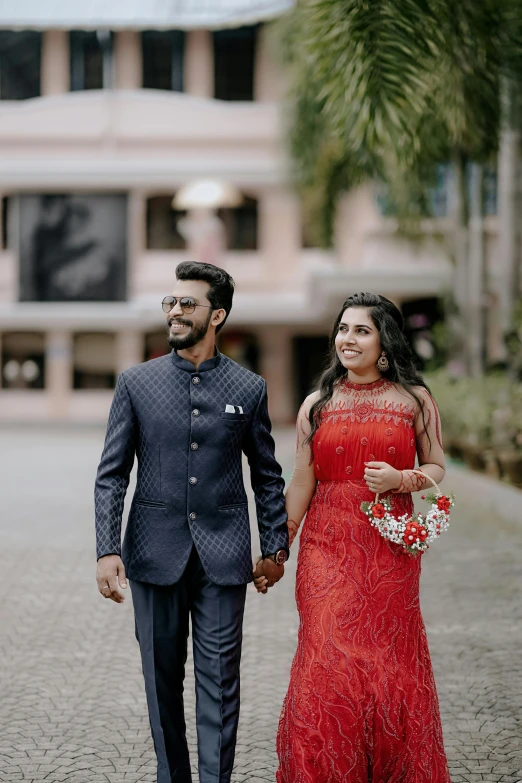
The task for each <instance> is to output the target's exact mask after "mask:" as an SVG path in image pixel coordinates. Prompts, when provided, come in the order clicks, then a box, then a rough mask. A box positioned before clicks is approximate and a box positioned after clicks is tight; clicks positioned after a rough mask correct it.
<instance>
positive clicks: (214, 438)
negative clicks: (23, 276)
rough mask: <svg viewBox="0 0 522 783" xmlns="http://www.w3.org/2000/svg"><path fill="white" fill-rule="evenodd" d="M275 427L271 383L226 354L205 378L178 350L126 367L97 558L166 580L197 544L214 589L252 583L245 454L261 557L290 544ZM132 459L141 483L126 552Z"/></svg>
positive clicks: (205, 367)
mask: <svg viewBox="0 0 522 783" xmlns="http://www.w3.org/2000/svg"><path fill="white" fill-rule="evenodd" d="M232 411H233V412H232ZM270 432H271V423H270V419H269V416H268V407H267V392H266V383H265V381H264V380H263V378H261V377H260V376H259V375H256V374H255V373H253V372H250V371H249V370H246V369H245V368H243V367H241V366H240V365H238V364H236V362H233V361H232V360H231V359H228V358H227V357H226V356H223V355H222V354H220V353H219V352H218V353H217V354H216V356H215V357H214V358H213V359H210V360H208V361H206V362H203V363H202V364H201V365H200V367H199V369H198V370H197V371H196V369H195V368H194V365H193V364H191V363H190V362H187V361H185V360H184V359H182V358H180V357H179V356H178V354H177V353H176V352H175V351H172V353H171V354H169V355H167V356H162V357H161V358H159V359H153V360H152V361H149V362H145V363H144V364H140V365H138V366H136V367H131V368H130V369H129V370H126V371H125V372H123V373H122V374H121V375H120V376H119V378H118V382H117V384H116V390H115V393H114V399H113V402H112V407H111V411H110V415H109V422H108V426H107V436H106V439H105V446H104V449H103V454H102V457H101V461H100V465H99V468H98V474H97V478H96V487H95V508H96V539H97V555H98V558H100V557H103V555H108V554H121V555H122V559H123V562H124V564H125V569H126V573H127V576H128V578H129V579H135V580H137V581H142V582H150V583H152V584H158V585H169V584H174V583H175V582H177V581H178V579H179V578H180V577H181V575H182V573H183V571H184V569H185V566H186V564H187V561H188V558H189V555H190V552H191V549H192V546H193V545H195V546H196V549H197V551H198V554H199V556H200V558H201V562H202V564H203V567H204V569H205V572H206V574H207V576H208V577H209V579H211V580H212V581H213V582H216V583H218V584H223V585H237V584H245V583H246V582H250V581H251V580H252V556H251V544H250V524H249V518H248V506H247V498H246V494H245V488H244V484H243V471H242V452H244V453H245V454H246V456H247V458H248V462H249V466H250V475H251V482H252V487H253V490H254V493H255V498H256V509H257V521H258V528H259V536H260V540H261V551H262V553H263V554H270V553H272V552H275V551H277V550H278V549H288V533H287V525H286V521H287V517H286V511H285V501H284V495H283V488H284V482H283V479H282V477H281V467H280V465H279V464H278V462H277V461H276V459H275V456H274V441H273V438H272V436H271V434H270ZM135 455H136V456H137V459H138V478H137V486H136V492H135V494H134V497H133V500H132V506H131V510H130V514H129V519H128V523H127V529H126V532H125V538H124V541H123V548H122V547H121V521H122V512H123V502H124V498H125V493H126V491H127V486H128V483H129V475H130V472H131V469H132V466H133V463H134V457H135Z"/></svg>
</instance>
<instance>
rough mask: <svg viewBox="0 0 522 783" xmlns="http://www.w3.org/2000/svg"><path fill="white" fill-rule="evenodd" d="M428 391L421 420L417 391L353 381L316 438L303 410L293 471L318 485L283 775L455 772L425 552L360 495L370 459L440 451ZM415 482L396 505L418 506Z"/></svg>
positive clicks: (415, 778)
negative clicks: (366, 508)
mask: <svg viewBox="0 0 522 783" xmlns="http://www.w3.org/2000/svg"><path fill="white" fill-rule="evenodd" d="M422 399H423V402H424V401H425V403H426V404H425V405H424V421H422V416H421V414H420V411H419V409H418V408H417V407H416V406H415V403H414V401H413V398H412V397H410V396H409V395H407V394H406V392H405V391H404V390H403V389H401V388H400V387H397V386H395V385H394V384H391V383H389V382H388V381H386V380H385V379H381V380H379V381H377V382H376V383H374V384H368V385H364V386H361V385H357V384H351V383H348V382H344V383H342V384H341V386H340V388H339V389H338V390H337V392H336V394H335V395H334V398H333V400H332V401H331V403H330V404H329V406H328V407H327V409H326V410H325V411H324V412H323V416H322V423H321V426H320V428H319V429H318V431H317V433H316V435H315V439H314V442H313V449H312V450H310V447H309V446H306V445H305V439H306V435H307V433H308V432H309V424H308V419H307V413H308V411H307V410H306V411H303V410H302V411H301V413H300V416H299V420H298V443H297V456H296V473H297V474H298V473H299V471H300V470H301V471H303V472H305V471H307V470H308V471H313V473H314V476H315V479H316V480H317V485H316V488H315V493H314V495H313V498H312V502H311V504H310V508H309V510H308V514H307V516H306V519H305V522H304V525H303V530H302V533H301V541H300V550H299V558H298V567H297V585H296V599H297V606H298V611H299V617H300V628H299V638H298V647H297V652H296V655H295V658H294V662H293V665H292V671H291V679H290V685H289V689H288V693H287V696H286V698H285V702H284V705H283V711H282V715H281V720H280V724H279V731H278V737H277V751H278V755H279V761H280V766H279V770H278V772H277V781H278V783H449V782H450V778H449V773H448V767H447V762H446V757H445V754H444V748H443V742H442V730H441V723H440V717H439V705H438V699H437V693H436V689H435V682H434V679H433V673H432V667H431V662H430V656H429V651H428V644H427V639H426V632H425V628H424V623H423V620H422V617H421V612H420V606H419V578H420V571H421V557H417V558H413V557H412V556H410V555H408V554H406V553H405V552H404V551H403V550H402V549H401V548H400V547H399V546H397V545H396V544H392V543H391V542H387V541H386V540H385V539H384V538H382V536H380V535H379V533H378V531H377V530H375V528H373V527H371V525H370V523H369V521H368V519H367V517H366V516H365V515H364V514H363V512H362V511H361V509H360V506H361V502H362V501H363V500H370V499H372V497H373V495H372V494H371V493H370V491H369V490H368V488H367V486H366V483H365V481H364V478H363V477H364V468H365V465H364V463H365V462H368V461H375V460H377V461H381V462H388V463H389V464H391V465H393V466H394V467H396V468H398V469H399V470H404V471H408V469H412V468H413V467H414V463H415V456H416V454H417V453H418V454H419V462H420V464H426V463H428V462H437V461H438V457H440V455H441V454H442V448H441V444H440V430H439V419H438V413H437V409H436V407H435V405H434V403H433V400H432V399H431V398H430V397H429V395H428V394H427V393H426V392H422ZM303 407H305V406H303ZM308 408H309V406H308ZM427 432H428V433H429V438H428V437H427V434H426V433H427ZM430 440H431V445H430ZM311 454H313V462H312V463H311V464H310V457H311ZM442 459H443V457H442ZM442 464H443V463H442ZM294 475H295V474H294ZM293 480H294V479H293ZM416 482H417V477H416V476H415V474H411V475H409V474H408V473H407V472H406V473H404V481H403V485H402V486H401V487H400V489H399V492H398V493H394V494H393V505H394V511H395V512H396V513H397V514H398V515H401V514H403V513H405V512H407V513H409V512H411V511H412V510H413V506H412V497H411V494H410V492H409V491H408V490H411V489H415V488H418V484H416Z"/></svg>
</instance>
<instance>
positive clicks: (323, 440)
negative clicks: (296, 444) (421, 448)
mask: <svg viewBox="0 0 522 783" xmlns="http://www.w3.org/2000/svg"><path fill="white" fill-rule="evenodd" d="M414 423H415V407H414V403H413V400H412V398H411V397H410V396H409V395H407V394H406V393H405V392H404V391H403V390H402V389H399V388H397V387H396V386H395V384H392V383H390V382H389V381H387V380H386V379H385V378H381V379H379V380H378V381H375V382H374V383H370V384H356V383H351V382H349V381H342V382H341V383H340V384H339V386H338V388H337V390H336V393H335V395H334V397H333V398H332V400H331V402H330V403H329V404H328V405H327V407H326V408H325V409H324V411H323V414H322V421H321V425H320V427H319V429H318V430H317V432H316V435H315V438H314V443H313V456H314V471H315V476H316V478H317V479H318V480H319V481H357V480H361V479H362V478H363V477H364V467H365V466H364V463H365V462H374V461H378V462H387V463H388V464H390V465H393V467H395V468H397V469H398V470H408V469H411V468H413V466H414V464H415V454H416V439H415V430H414Z"/></svg>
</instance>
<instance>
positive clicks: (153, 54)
mask: <svg viewBox="0 0 522 783" xmlns="http://www.w3.org/2000/svg"><path fill="white" fill-rule="evenodd" d="M141 46H142V59H143V86H144V87H145V88H148V89H150V90H174V91H175V92H183V60H184V51H185V33H184V32H182V31H181V30H168V31H161V30H145V31H144V32H142V34H141Z"/></svg>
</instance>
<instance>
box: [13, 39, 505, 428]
mask: <svg viewBox="0 0 522 783" xmlns="http://www.w3.org/2000/svg"><path fill="white" fill-rule="evenodd" d="M256 52H257V54H256V63H255V71H254V100H252V101H250V102H227V101H217V100H214V99H213V97H212V96H213V84H214V76H213V53H212V34H211V33H210V32H209V31H206V30H196V31H189V32H187V33H186V36H185V49H184V78H185V92H183V93H176V92H168V91H160V90H150V89H147V90H145V89H142V86H141V85H142V62H141V57H142V51H141V43H140V34H139V32H137V31H130V30H124V31H120V32H117V33H115V36H114V62H113V69H112V75H111V79H112V87H110V88H107V89H103V90H85V91H75V92H70V91H69V90H70V67H69V57H70V51H69V36H68V33H67V31H63V30H60V31H59V30H51V31H47V32H45V33H44V34H43V45H42V64H41V92H42V95H41V97H39V98H34V99H31V100H28V101H0V119H1V122H0V182H1V188H2V192H1V194H0V195H2V196H4V197H8V198H9V206H10V209H9V215H8V220H7V225H6V226H5V227H4V229H5V230H6V233H7V237H4V240H3V244H2V249H1V250H0V335H2V334H3V336H4V339H3V340H1V341H0V345H3V346H4V348H3V353H4V360H3V365H2V366H3V367H4V372H3V380H2V381H0V382H1V383H3V387H4V388H2V389H1V390H0V421H1V420H3V421H5V420H13V419H23V420H29V419H31V420H42V419H63V420H76V421H92V422H97V421H103V420H104V419H105V417H106V415H107V410H108V405H109V403H110V399H111V394H112V392H111V388H110V386H111V381H110V377H111V372H109V371H107V367H106V366H105V365H106V364H107V362H110V361H112V363H113V368H112V369H113V373H117V372H120V371H121V370H123V369H125V368H126V367H128V366H131V365H132V364H136V363H138V362H140V361H143V359H144V358H145V357H146V355H147V347H146V346H147V344H148V342H147V340H148V339H149V338H148V337H147V336H148V335H151V334H153V333H155V332H157V333H160V332H161V329H162V328H163V320H164V316H163V314H162V311H161V308H160V302H161V299H162V297H163V296H164V295H165V293H168V292H169V290H170V288H171V286H172V283H173V280H174V276H175V267H176V264H177V263H178V262H179V261H181V260H184V259H186V258H189V257H190V253H189V251H188V250H183V249H177V250H171V249H151V248H150V247H147V238H146V237H147V230H146V215H147V199H148V198H152V197H154V196H159V195H170V194H173V193H174V192H175V191H176V190H177V189H178V188H179V187H180V186H181V185H183V184H184V183H186V182H187V181H188V180H191V179H193V178H198V177H202V176H205V177H208V176H211V177H219V178H223V179H225V180H227V181H229V182H231V183H233V184H234V185H236V186H237V187H238V188H239V189H240V190H241V191H242V192H243V193H245V194H246V195H248V196H249V197H252V198H254V199H255V200H256V201H257V221H258V223H257V248H256V249H254V250H252V249H250V250H228V251H227V252H225V253H224V254H223V257H222V258H221V260H220V263H221V265H222V266H224V267H225V268H226V269H227V270H228V271H229V272H230V273H231V274H232V275H233V277H234V279H235V280H236V283H237V294H236V299H235V305H234V311H233V314H232V317H231V319H230V326H229V327H227V329H228V330H229V332H230V333H231V334H232V333H233V332H235V333H236V336H237V335H239V336H238V337H236V348H237V346H238V345H239V346H244V345H246V346H247V348H248V346H250V347H251V345H252V344H253V343H255V344H256V345H257V350H258V360H257V369H258V370H259V371H260V372H262V373H263V374H264V375H265V377H266V378H267V381H268V384H269V393H270V404H271V411H272V415H273V418H274V421H276V422H277V423H281V422H288V421H290V420H291V419H292V418H293V417H294V415H295V411H296V406H297V403H298V400H297V396H298V395H297V394H296V392H295V388H296V377H295V373H296V365H295V362H296V360H297V359H296V355H297V354H296V348H295V339H296V338H297V337H302V338H304V337H307V336H309V337H316V338H319V337H323V338H324V337H325V335H327V334H328V332H329V328H330V324H331V322H332V321H333V319H334V317H335V315H336V312H337V310H338V308H339V306H340V303H341V302H342V300H343V299H344V298H345V297H346V296H347V295H348V294H349V293H350V292H353V291H355V290H378V291H379V292H381V293H383V294H385V295H387V296H389V297H390V298H392V299H393V300H394V301H397V302H398V303H400V302H401V301H405V300H415V299H422V298H425V297H438V296H440V295H441V294H442V293H443V292H444V291H445V290H447V289H449V288H450V287H451V285H452V280H453V271H452V267H451V264H450V262H449V261H448V254H447V250H446V248H445V247H444V245H443V244H442V243H441V242H440V239H436V238H435V236H436V235H437V234H438V233H440V223H439V224H437V225H435V224H430V225H428V226H427V229H428V231H427V238H426V239H425V240H424V241H423V242H422V243H421V244H413V243H411V242H408V241H407V240H405V239H399V238H398V237H397V236H395V229H396V226H395V223H394V221H393V220H391V219H385V218H383V217H382V214H381V213H380V211H379V210H378V208H377V205H376V200H375V196H374V193H373V190H372V188H371V187H364V188H358V189H357V190H355V191H353V192H352V193H350V194H347V195H346V196H345V197H344V198H343V199H342V203H341V204H340V208H339V210H338V215H337V222H336V227H335V246H334V249H332V250H321V249H319V248H314V247H303V240H302V235H303V230H302V229H303V226H302V215H301V206H300V202H299V198H298V196H297V195H296V193H295V192H294V191H293V189H292V187H291V184H290V181H289V164H288V160H287V157H286V152H285V145H284V139H283V120H282V112H281V105H280V99H281V96H282V93H283V91H284V79H283V78H282V75H281V73H280V71H279V68H278V65H277V61H276V57H275V55H274V52H273V51H272V48H271V42H270V38H269V36H268V34H267V31H266V29H265V28H261V32H260V35H259V39H258V43H257V49H256ZM114 192H118V193H124V194H126V195H127V293H128V295H127V300H126V301H124V302H83V301H82V302H59V303H53V302H20V301H19V299H20V285H19V283H20V242H19V236H20V200H19V198H18V197H19V196H20V195H23V194H27V193H36V194H47V193H49V194H52V193H64V194H69V195H74V194H77V195H82V194H110V193H114ZM78 200H79V201H81V199H78ZM80 212H81V210H80ZM76 218H78V215H76ZM487 231H488V255H489V256H490V257H491V258H494V256H495V246H496V236H495V225H494V219H492V221H490V224H489V226H488V229H487ZM430 232H431V234H430ZM431 235H432V236H433V238H430V236H431ZM24 333H28V334H33V335H36V337H35V338H34V341H33V342H34V345H33V348H32V349H31V350H33V354H31V353H30V352H29V353H27V350H28V349H27V346H26V348H24V349H23V350H22V348H20V349H18V348H17V347H16V346H17V345H20V346H22V345H23V344H24V341H23V339H22V338H17V337H16V335H17V334H24ZM92 334H94V335H96V334H98V335H106V337H102V338H100V340H98V342H96V340H94V338H93V342H92V344H93V346H94V347H93V353H94V354H97V355H98V356H99V355H100V350H101V349H100V348H99V346H102V347H103V351H102V353H103V355H104V356H106V357H109V358H105V359H104V362H105V365H104V369H103V371H102V369H100V371H99V372H92V368H91V370H90V369H89V367H88V365H89V360H88V358H87V359H85V355H84V354H85V348H82V351H84V354H82V355H83V359H82V367H83V369H82V368H79V367H77V366H76V365H77V361H78V358H77V355H78V350H79V349H78V346H79V345H83V346H85V344H86V340H85V339H83V338H82V339H79V338H78V335H80V336H81V335H92ZM13 335H15V337H13ZM17 340H18V342H17ZM245 341H246V342H245ZM87 342H88V341H87ZM149 342H150V341H149ZM229 342H230V343H231V344H232V342H233V340H230V341H229ZM40 344H41V346H42V348H41V349H38V350H39V351H40V354H38V355H41V358H38V355H37V353H35V351H36V348H35V347H34V346H37V345H40ZM314 345H315V343H314ZM6 346H7V348H6ZM13 346H14V347H13ZM96 346H98V348H96ZM1 350H2V349H1V348H0V351H1ZM17 350H19V355H17V353H16V351H17ZM238 350H239V349H238ZM241 350H243V349H242V348H241ZM6 351H7V353H6ZM24 351H25V353H24ZM87 353H88V351H87ZM149 353H150V352H149ZM6 356H7V357H8V358H9V360H10V361H12V362H15V363H16V362H18V365H19V367H20V368H22V367H23V366H24V367H25V369H24V370H23V372H24V373H25V375H26V376H27V377H25V378H24V377H23V373H22V370H21V369H20V370H19V377H18V380H16V381H13V380H12V379H11V380H9V378H8V377H6V375H5V366H4V365H5V361H6ZM111 356H112V357H113V358H112V359H110V357H111ZM31 357H33V358H31ZM35 357H36V358H35ZM27 362H29V364H27ZM31 362H33V364H34V363H36V365H38V366H39V362H40V363H41V364H42V366H43V367H44V370H43V371H42V372H43V388H37V387H38V384H40V385H41V384H42V377H40V379H39V380H36V381H35V380H34V378H33V380H32V381H31V380H28V379H30V378H31V377H32V375H33V374H34V372H35V370H34V367H33V365H32V364H31ZM10 368H11V369H10V370H9V372H10V373H11V375H12V376H14V373H15V366H14V364H11V365H10ZM31 368H32V369H31ZM95 369H96V368H95ZM109 369H110V368H109ZM8 375H9V373H8ZM9 377H11V376H9ZM82 378H83V381H82V382H83V383H86V384H87V386H88V387H89V388H76V389H75V388H74V385H75V384H76V385H77V384H78V383H79V382H80V381H79V380H78V379H80V380H81V379H82ZM85 379H87V380H85ZM104 384H105V386H106V387H105V388H104ZM6 386H10V387H11V388H6Z"/></svg>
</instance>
